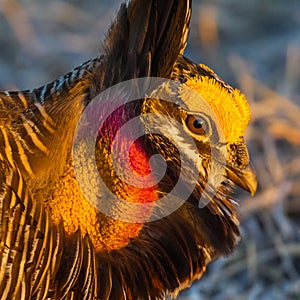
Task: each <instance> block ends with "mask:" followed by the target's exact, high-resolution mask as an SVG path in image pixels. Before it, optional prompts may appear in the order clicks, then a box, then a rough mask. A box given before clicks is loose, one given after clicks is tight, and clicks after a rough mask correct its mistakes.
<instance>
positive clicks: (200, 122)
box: [193, 120, 203, 129]
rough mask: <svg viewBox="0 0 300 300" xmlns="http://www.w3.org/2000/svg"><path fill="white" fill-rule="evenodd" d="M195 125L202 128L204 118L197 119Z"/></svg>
mask: <svg viewBox="0 0 300 300" xmlns="http://www.w3.org/2000/svg"><path fill="white" fill-rule="evenodd" d="M193 126H194V127H195V128H196V129H201V128H202V126H203V121H202V120H195V121H194V124H193Z"/></svg>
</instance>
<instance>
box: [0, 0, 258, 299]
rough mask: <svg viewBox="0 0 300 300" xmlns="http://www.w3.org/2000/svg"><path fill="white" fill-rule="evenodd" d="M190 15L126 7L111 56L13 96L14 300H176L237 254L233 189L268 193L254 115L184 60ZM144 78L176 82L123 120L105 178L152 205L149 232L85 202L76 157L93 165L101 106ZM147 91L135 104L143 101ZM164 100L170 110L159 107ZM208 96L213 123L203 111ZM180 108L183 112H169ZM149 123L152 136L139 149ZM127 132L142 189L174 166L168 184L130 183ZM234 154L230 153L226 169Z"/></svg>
mask: <svg viewBox="0 0 300 300" xmlns="http://www.w3.org/2000/svg"><path fill="white" fill-rule="evenodd" d="M190 15H191V0H177V1H175V0H164V1H160V0H152V1H151V0H150V1H149V0H132V1H131V2H129V4H128V5H125V4H123V5H121V7H120V10H119V12H118V15H117V18H116V21H115V22H114V23H113V24H112V26H111V28H110V30H109V32H108V34H107V37H106V39H105V42H104V54H103V55H101V56H98V57H96V58H94V59H91V60H89V61H87V62H85V63H84V64H82V65H81V66H79V67H77V68H75V69H74V70H73V71H72V72H70V73H68V74H67V75H65V76H63V77H61V78H59V79H58V80H55V81H53V82H51V83H49V84H47V85H45V86H43V87H40V88H37V89H34V90H30V91H29V90H27V91H22V92H21V91H20V92H17V91H14V92H9V91H0V117H1V119H0V143H1V144H0V145H1V147H0V161H1V165H0V266H1V269H0V298H1V299H101V300H103V299H112V300H118V299H164V298H165V297H166V296H167V295H171V296H174V297H175V296H176V295H177V293H178V292H179V291H180V290H182V289H184V288H186V287H188V286H189V285H190V284H191V283H192V282H193V281H194V280H195V279H198V278H200V277H201V275H202V274H203V272H204V271H205V267H206V264H207V263H209V262H210V261H211V260H213V259H215V258H217V257H220V256H222V255H229V254H230V253H231V252H232V250H233V249H234V247H235V245H236V241H237V239H238V236H239V229H238V219H237V214H236V201H235V200H234V199H233V198H232V196H231V190H232V186H233V183H236V184H238V185H239V186H241V187H242V188H244V189H246V190H248V191H249V192H251V193H254V192H255V189H256V179H255V175H254V173H253V170H252V169H251V167H250V165H249V157H248V152H247V148H246V145H245V142H244V138H243V136H244V132H245V130H246V126H247V124H248V122H249V116H250V111H249V106H248V103H247V101H246V99H245V97H244V96H243V95H242V94H240V92H239V91H237V90H235V89H233V88H231V87H230V86H229V85H228V84H226V83H225V82H223V81H222V80H221V79H220V78H219V77H218V76H217V75H216V74H215V73H214V72H213V71H211V70H210V69H209V68H207V67H206V66H204V65H196V64H194V63H192V62H191V61H189V60H188V59H187V58H185V57H184V56H183V51H184V48H185V46H186V41H187V36H188V29H189V20H190ZM142 77H144V78H149V77H157V78H165V79H171V80H172V81H171V80H166V81H164V82H163V83H162V84H160V85H159V86H156V87H155V89H152V90H151V93H148V95H147V96H148V97H146V96H145V97H140V98H141V99H135V101H128V102H124V103H123V105H121V106H119V107H118V108H117V109H115V110H113V111H112V112H111V114H110V115H109V116H107V118H106V119H105V122H103V123H102V125H101V126H100V127H99V128H98V129H97V140H96V142H95V143H94V144H93V147H94V153H93V156H94V157H95V161H96V167H97V170H98V173H99V174H98V176H101V177H102V180H103V182H104V183H105V185H106V186H107V187H108V189H109V190H110V191H111V193H112V195H117V196H118V197H119V196H120V197H121V198H122V199H123V200H125V201H123V202H122V203H123V204H124V203H125V204H127V203H134V204H149V203H150V206H149V205H148V206H145V207H146V208H148V209H145V210H143V209H142V208H143V206H138V207H139V209H137V210H136V211H134V212H132V213H133V214H134V217H140V216H141V217H143V218H144V221H143V222H129V221H126V220H122V219H120V218H118V217H117V215H118V213H121V214H122V211H121V212H118V210H122V206H121V207H117V208H114V207H110V212H112V214H111V215H105V214H104V213H103V212H102V211H100V210H99V209H98V207H97V205H94V204H92V203H91V202H90V201H89V199H87V197H86V196H85V195H84V193H83V191H82V189H81V187H80V186H79V183H78V180H77V177H76V176H75V175H76V174H75V166H74V163H73V159H72V157H73V156H72V153H73V154H74V151H75V150H76V151H77V152H76V151H75V152H76V153H77V154H78V155H79V156H80V155H82V157H83V158H84V159H86V160H87V161H88V159H89V158H90V157H86V156H87V152H86V148H85V146H84V145H83V146H82V145H81V144H80V145H81V146H82V148H80V147H77V148H76V149H75V150H74V146H73V138H74V133H75V131H76V130H75V129H76V128H77V125H78V123H79V122H80V120H81V116H82V114H83V112H84V110H85V108H88V107H89V105H90V104H91V103H92V100H93V99H94V98H95V97H96V96H97V95H99V94H101V93H102V92H103V91H105V90H106V89H108V88H110V87H112V86H113V85H115V84H118V83H121V82H124V81H125V80H130V79H134V78H142ZM149 80H150V79H149ZM159 80H160V79H159ZM145 81H146V84H147V79H145ZM145 81H144V83H145ZM149 82H150V81H149ZM134 83H135V82H133V83H132V82H131V83H130V84H131V85H130V87H131V88H132V90H130V91H129V92H132V91H133V90H134V89H135V88H136V89H138V88H140V87H137V86H136V85H135V84H134ZM150 85H151V84H150ZM158 91H159V92H160V95H164V97H162V98H164V99H158V97H156V95H157V92H158ZM118 92H119V94H118V95H119V96H117V98H116V96H115V95H114V96H110V95H111V94H109V93H108V94H107V95H108V96H107V97H108V100H109V101H107V99H106V100H105V99H104V100H105V101H106V102H105V101H104V100H103V101H104V102H103V103H106V104H105V105H104V106H103V105H102V107H104V110H106V109H109V107H110V104H111V105H114V103H115V101H118V100H120V99H121V98H122V97H123V96H124V95H125V94H126V93H127V92H128V91H124V90H123V89H120V90H119V91H118ZM197 95H198V96H199V97H198V98H199V99H203V101H204V102H205V103H207V104H208V106H209V108H210V109H211V113H208V112H207V111H203V110H202V106H201V105H200V102H201V101H200V100H197ZM169 96H172V97H173V96H174V97H176V99H177V100H176V101H173V102H172V101H167V99H166V98H168V97H169ZM200 96H201V97H200ZM110 97H112V98H110ZM118 97H119V98H118ZM199 101H200V102H199ZM90 113H91V115H92V114H93V113H94V115H95V114H96V115H97V113H98V112H97V111H93V110H91V111H90ZM100 114H103V112H100ZM91 115H88V116H91ZM146 116H148V117H147V118H146ZM135 117H139V118H140V123H139V124H140V126H141V127H143V128H144V129H143V130H144V133H145V134H144V135H141V136H139V137H138V138H137V139H136V140H135V141H134V142H133V143H132V139H133V137H134V134H135V132H134V130H136V127H134V126H132V127H130V126H131V125H130V124H131V123H130V121H131V120H133V119H135ZM96 119H97V116H96ZM83 123H84V122H83ZM127 123H128V124H129V125H128V126H129V130H127V135H125V136H123V137H121V138H120V139H119V140H118V143H117V145H115V146H116V148H115V150H116V153H117V154H118V155H117V160H119V159H121V158H120V157H123V154H124V151H125V150H127V146H128V145H129V144H130V145H131V147H130V149H129V150H130V153H129V154H128V156H126V155H125V156H126V157H127V158H128V160H129V163H130V168H131V170H132V173H134V175H132V176H137V177H141V178H144V179H145V178H146V179H147V178H148V179H149V178H150V177H152V179H153V178H154V179H155V177H156V174H158V173H159V172H158V169H159V168H160V167H161V165H160V164H159V160H155V162H154V163H151V164H150V163H149V161H150V160H151V157H152V156H153V155H154V154H159V155H160V156H162V157H163V158H164V160H165V162H164V163H162V164H164V171H165V172H164V176H162V178H160V180H159V181H158V182H155V183H154V184H153V185H149V186H145V187H144V186H140V187H139V186H134V185H132V184H129V183H126V181H125V180H124V178H121V177H120V176H118V175H117V172H116V171H115V169H114V165H113V155H112V147H113V145H112V144H113V142H112V141H113V140H114V138H115V136H116V135H117V134H118V130H119V129H120V130H121V129H122V127H123V126H125V125H126V124H127ZM78 132H79V135H80V134H83V133H84V130H83V131H80V130H79V131H78ZM222 136H223V137H224V139H223V138H222ZM80 145H79V146H80ZM193 145H195V146H196V148H195V147H194V146H193ZM193 147H194V148H193ZM222 147H223V148H224V147H225V149H226V150H227V151H226V155H225V157H223V158H225V160H224V161H223V162H222V159H221V158H222V156H219V154H220V153H219V152H220V151H219V150H220V149H221V148H222ZM72 149H73V150H72ZM76 153H75V154H76ZM213 154H214V155H213ZM213 166H214V167H213ZM216 166H221V167H222V168H223V169H224V172H225V173H224V175H223V177H221V180H220V178H219V179H218V180H219V181H220V183H221V184H220V185H215V184H214V183H216V182H218V180H217V178H213V179H212V181H209V180H208V177H209V176H210V174H211V173H212V172H213V171H214V168H215V167H216ZM90 167H91V166H90V164H89V162H88V163H86V164H85V165H82V166H81V169H80V170H83V171H82V172H83V173H84V180H85V186H86V187H88V188H89V189H90V190H92V192H93V189H97V188H98V186H97V185H95V182H94V179H95V178H94V177H91V176H89V174H90V171H91V170H90ZM156 168H157V169H156ZM195 172H196V173H195ZM181 174H184V176H183V180H182V181H181V185H180V189H177V190H176V193H175V194H174V193H173V195H172V196H171V197H169V198H168V202H167V206H168V205H170V206H173V205H174V204H176V203H177V201H179V203H180V205H178V207H176V208H177V209H175V210H174V211H173V212H171V213H169V214H167V215H165V216H163V217H161V218H154V219H155V220H153V218H152V217H153V215H156V214H157V216H159V215H160V212H161V210H163V207H161V206H160V205H157V203H158V201H159V199H161V198H162V197H164V196H166V195H168V194H171V191H172V189H173V188H174V186H176V184H177V182H178V181H179V179H180V178H181V177H180V176H181ZM195 174H196V176H197V177H196V179H197V180H196V181H195V182H194V187H193V189H192V190H190V191H188V187H189V186H190V182H191V181H192V178H194V176H195ZM149 176H150V177H149ZM133 178H135V177H133ZM152 179H151V180H152ZM151 180H150V181H151ZM144 183H145V182H144ZM186 191H188V193H186V194H185V192H186ZM183 194H185V195H188V197H186V199H183ZM99 195H100V198H101V199H102V200H103V202H104V204H105V203H106V201H109V200H111V198H113V197H112V196H111V194H109V192H107V193H104V192H102V190H101V189H100V191H99V192H98V196H99ZM201 198H203V199H205V201H206V202H205V203H204V205H199V204H200V199H201ZM183 200H184V201H183ZM151 205H152V206H151ZM124 206H126V205H124ZM149 207H150V209H149ZM124 209H125V208H124ZM147 220H149V221H152V222H147Z"/></svg>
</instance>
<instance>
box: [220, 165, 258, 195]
mask: <svg viewBox="0 0 300 300" xmlns="http://www.w3.org/2000/svg"><path fill="white" fill-rule="evenodd" d="M226 171H227V178H228V179H230V180H231V181H233V182H234V183H235V184H237V185H238V186H239V187H241V188H242V189H244V190H245V191H247V192H249V193H250V194H251V195H252V196H253V195H254V194H255V192H256V188H257V179H256V173H255V171H254V168H253V166H252V164H251V163H249V165H248V166H247V167H246V168H244V169H237V168H233V167H231V166H227V167H226Z"/></svg>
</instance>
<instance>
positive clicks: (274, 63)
mask: <svg viewBox="0 0 300 300" xmlns="http://www.w3.org/2000/svg"><path fill="white" fill-rule="evenodd" d="M120 2H121V1H120V0H110V1H96V0H94V1H92V0H87V1H79V0H73V1H72V0H68V1H67V0H65V1H50V0H49V1H46V0H41V1H34V0H2V1H0V45H1V47H0V88H10V89H12V88H18V89H25V88H33V87H37V86H39V85H42V84H44V83H46V82H48V81H50V80H52V79H55V78H57V77H58V76H60V75H62V74H64V73H66V72H67V71H69V70H71V69H72V68H73V67H75V66H76V65H78V64H80V63H81V62H83V61H84V60H86V59H88V58H90V57H92V56H95V54H96V53H97V52H98V49H100V41H101V40H102V38H103V33H104V32H105V30H106V29H107V27H108V25H109V23H110V20H111V19H112V18H113V16H114V12H115V10H116V8H117V7H118V5H119V3H120ZM186 54H187V56H189V57H190V58H192V59H193V60H194V61H197V62H199V63H200V62H203V63H205V64H207V65H209V66H210V67H212V68H213V69H214V70H216V71H217V72H218V73H219V74H220V75H221V76H222V77H223V78H224V79H225V80H226V81H228V82H231V83H232V84H233V85H235V86H238V87H239V88H240V89H241V90H242V91H243V92H244V93H245V94H246V95H247V96H248V99H249V101H250V103H251V108H252V123H251V126H250V128H249V129H248V143H249V146H250V152H251V156H252V160H253V162H254V165H255V168H256V170H257V174H258V179H259V183H260V186H259V189H258V192H257V194H256V196H255V197H254V198H253V199H252V198H250V197H249V196H248V195H247V194H244V193H243V194H240V199H241V217H242V234H243V238H242V241H241V243H240V245H239V246H238V247H237V249H236V251H235V253H234V255H233V256H231V257H230V258H228V259H226V260H219V261H217V262H215V263H213V264H211V265H210V267H209V271H208V272H207V274H206V275H205V276H204V278H203V279H202V280H201V281H199V283H197V284H194V286H193V288H192V289H190V290H189V291H188V292H186V293H183V294H182V295H181V296H180V297H179V299H181V300H187V299H189V300H201V299H212V300H225V299H226V300H231V299H232V300H235V299H238V300H240V299H245V300H246V299H249V300H250V299H251V300H256V299H260V300H277V299H278V300H282V299H295V300H296V299H300V151H299V150H300V1H299V0H261V1H260V0H252V1H239V0H226V1H225V0H223V1H222V0H210V1H209V0H207V1H196V0H194V12H193V22H192V33H191V36H190V42H189V46H188V49H187V52H186Z"/></svg>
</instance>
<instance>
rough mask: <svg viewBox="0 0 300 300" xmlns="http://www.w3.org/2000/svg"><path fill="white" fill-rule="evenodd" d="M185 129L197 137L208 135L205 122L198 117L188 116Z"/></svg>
mask: <svg viewBox="0 0 300 300" xmlns="http://www.w3.org/2000/svg"><path fill="white" fill-rule="evenodd" d="M185 122H186V126H187V128H188V129H189V130H190V131H191V132H192V133H194V134H197V135H208V133H209V132H208V129H209V128H208V125H207V122H206V121H205V120H204V119H203V118H201V117H198V116H188V117H187V118H186V121H185Z"/></svg>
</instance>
